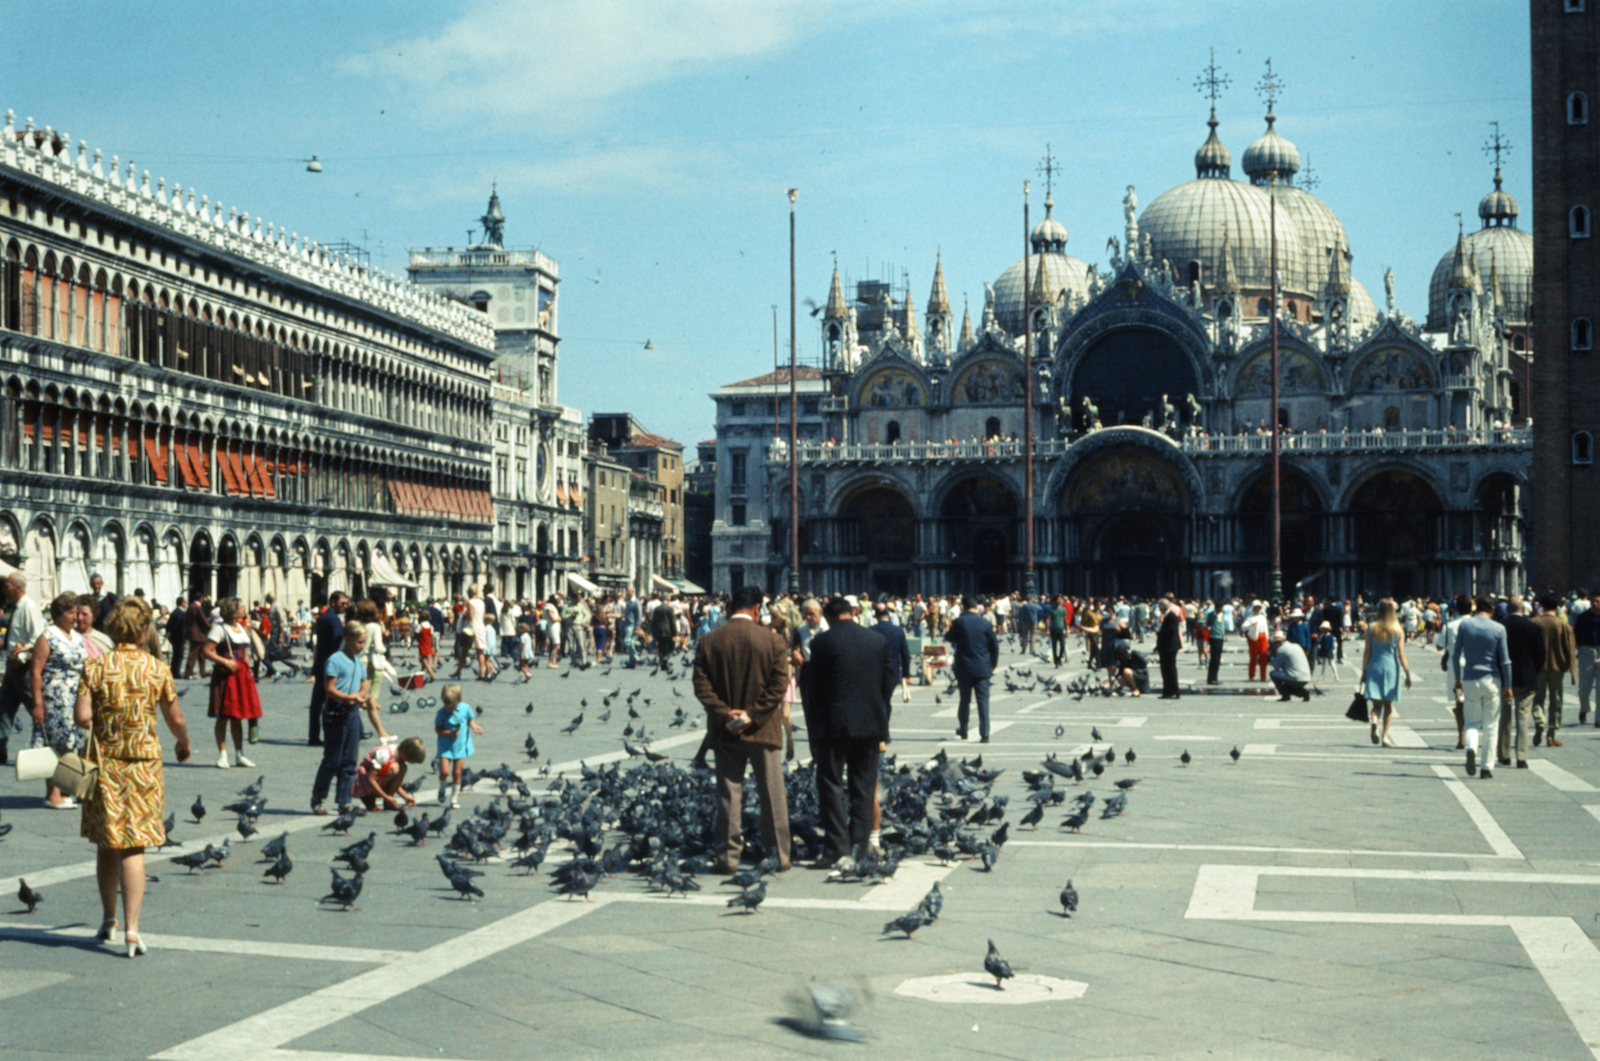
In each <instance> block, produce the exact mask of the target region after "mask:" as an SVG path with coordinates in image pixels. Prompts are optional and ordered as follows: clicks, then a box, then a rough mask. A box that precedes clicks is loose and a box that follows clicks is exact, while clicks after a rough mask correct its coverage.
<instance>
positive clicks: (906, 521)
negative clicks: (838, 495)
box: [802, 484, 917, 596]
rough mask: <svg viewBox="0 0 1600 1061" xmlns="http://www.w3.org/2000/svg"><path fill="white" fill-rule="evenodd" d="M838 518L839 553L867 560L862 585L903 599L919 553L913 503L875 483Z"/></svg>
mask: <svg viewBox="0 0 1600 1061" xmlns="http://www.w3.org/2000/svg"><path fill="white" fill-rule="evenodd" d="M839 516H840V522H839V528H838V534H839V541H838V550H839V552H840V553H842V554H844V555H846V556H853V557H858V558H860V560H862V561H865V570H862V571H860V577H861V578H862V579H863V583H862V585H863V586H868V587H871V589H872V590H873V591H874V592H878V593H893V594H896V595H901V596H903V595H904V594H905V593H906V592H907V591H908V589H909V587H910V584H911V559H912V557H913V556H914V555H915V554H916V551H917V521H916V512H915V510H914V509H913V507H912V505H911V500H910V499H909V498H907V497H906V495H905V494H903V493H901V492H900V491H899V490H896V489H894V488H892V487H889V486H884V485H882V484H872V485H868V486H863V487H862V488H861V489H859V490H857V491H855V492H854V493H852V494H851V495H850V496H849V497H848V498H847V499H846V500H845V502H844V504H843V505H842V506H840V509H839ZM802 544H804V543H802ZM858 562H859V561H858Z"/></svg>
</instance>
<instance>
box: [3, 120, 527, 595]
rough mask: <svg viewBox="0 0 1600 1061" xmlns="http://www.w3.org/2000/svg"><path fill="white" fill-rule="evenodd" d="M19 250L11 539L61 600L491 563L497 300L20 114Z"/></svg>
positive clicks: (435, 591)
mask: <svg viewBox="0 0 1600 1061" xmlns="http://www.w3.org/2000/svg"><path fill="white" fill-rule="evenodd" d="M197 200H198V201H197ZM0 246H3V264H0V270H3V273H0V374H3V378H4V387H5V390H4V395H3V397H0V484H3V485H0V558H4V559H6V560H7V561H8V562H11V563H13V564H15V565H16V566H19V567H21V568H22V569H23V570H24V571H25V572H26V573H27V575H28V577H29V581H30V592H31V593H32V594H33V595H34V596H35V597H36V598H40V599H48V598H49V597H50V596H52V595H53V594H54V593H56V592H58V591H65V590H86V589H87V587H88V585H89V579H90V577H92V576H93V575H95V574H98V575H100V576H101V577H103V578H104V579H105V582H106V584H107V586H108V587H110V588H111V589H113V590H114V591H116V592H118V593H120V594H128V593H135V592H140V591H142V592H143V593H144V595H145V596H146V598H149V599H154V600H158V601H160V602H161V603H163V604H166V605H168V606H170V605H171V604H172V603H173V602H174V601H175V600H176V599H177V597H178V596H180V595H186V594H187V593H189V592H190V591H191V590H192V591H193V592H199V593H204V594H207V595H210V596H213V597H218V596H226V595H231V594H237V595H239V596H241V597H244V598H246V599H247V600H249V601H255V600H260V599H262V598H263V597H264V596H265V595H266V594H267V593H273V594H275V595H276V596H277V598H278V599H279V600H280V601H284V602H287V603H288V604H289V605H290V606H291V607H292V606H293V605H295V603H296V602H298V601H300V600H304V601H306V602H307V603H308V604H314V603H317V602H320V601H321V600H323V599H325V597H326V596H327V595H328V594H329V593H332V592H333V591H335V590H344V591H346V592H350V593H352V594H356V595H361V594H364V593H367V592H370V591H371V590H372V589H373V588H374V587H376V586H380V585H382V586H391V587H395V588H396V589H397V590H398V593H399V595H400V596H401V597H402V598H404V597H408V596H420V595H443V594H446V593H448V592H450V591H451V590H454V589H459V588H461V587H462V586H463V585H464V584H465V583H467V582H470V581H473V580H475V579H476V580H481V578H482V577H483V576H484V575H485V574H487V572H488V570H489V551H490V544H491V543H490V528H491V526H492V515H491V508H490V501H489V477H490V462H489V451H490V446H489V442H488V425H489V416H490V385H491V365H492V363H493V361H494V357H495V335H494V329H493V327H492V326H491V325H490V323H489V321H488V320H487V319H486V318H485V316H484V315H483V314H482V313H481V312H479V311H478V310H476V309H473V308H470V307H468V306H463V305H461V304H459V303H457V302H454V301H450V300H448V299H445V298H442V297H440V296H438V295H435V294H432V293H429V292H426V291H421V290H418V289H417V288H415V287H413V286H411V285H408V284H406V283H405V282H404V281H401V280H399V279H396V278H394V277H388V276H383V275H379V274H376V273H374V272H372V271H371V270H370V269H368V268H365V267H363V266H361V265H359V264H354V263H352V262H350V261H349V260H348V258H347V257H344V256H336V255H334V254H332V253H330V252H328V251H327V250H326V249H325V248H322V247H320V246H318V245H317V244H315V243H313V242H311V241H310V240H307V239H303V238H301V237H300V236H298V235H296V234H293V233H290V232H288V231H285V230H284V229H283V228H281V227H278V226H275V225H269V224H264V223H263V221H262V220H261V219H260V218H255V219H252V218H251V217H250V216H249V215H248V214H243V213H240V212H239V211H238V210H237V209H228V210H226V211H224V209H223V206H222V204H221V203H220V202H218V203H216V204H212V202H211V200H210V199H209V197H207V196H197V195H196V190H195V189H193V188H190V189H187V190H185V189H183V188H182V187H180V186H178V185H176V184H174V185H172V187H171V188H170V189H169V188H168V186H167V183H166V181H165V180H164V179H162V180H158V181H156V182H155V184H154V185H152V183H151V180H150V175H149V173H148V171H146V172H144V173H143V174H142V175H141V174H139V173H138V171H137V170H136V167H135V166H134V164H133V163H132V162H129V163H127V164H126V168H125V169H124V167H123V165H122V164H120V163H119V161H118V159H117V158H116V156H113V157H112V158H111V160H110V162H109V164H108V163H107V161H106V159H105V158H104V156H103V154H102V153H101V152H100V151H98V150H96V151H94V152H93V153H92V154H91V153H90V152H89V150H88V147H87V145H86V144H85V143H83V142H82V141H79V142H78V143H77V144H76V145H74V144H73V143H72V142H71V140H70V138H69V137H67V136H66V135H64V134H60V133H56V132H55V131H54V130H51V129H48V128H46V129H37V128H35V127H34V126H33V123H32V121H31V119H30V120H29V121H28V122H27V123H26V124H25V125H24V127H22V128H18V127H17V125H16V122H15V119H14V118H13V117H12V115H11V114H10V113H9V112H8V113H7V116H6V122H5V127H4V129H3V131H0Z"/></svg>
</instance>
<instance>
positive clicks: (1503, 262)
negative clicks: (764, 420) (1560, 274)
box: [714, 107, 1533, 597]
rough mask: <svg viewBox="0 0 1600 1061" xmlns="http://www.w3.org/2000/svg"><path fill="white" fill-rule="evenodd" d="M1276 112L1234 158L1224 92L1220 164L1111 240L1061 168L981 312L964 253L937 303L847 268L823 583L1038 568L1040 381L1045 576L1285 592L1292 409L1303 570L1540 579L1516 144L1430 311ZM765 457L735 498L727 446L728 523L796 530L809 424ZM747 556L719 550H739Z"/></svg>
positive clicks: (808, 553) (728, 430) (1122, 585)
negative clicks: (1274, 472)
mask: <svg viewBox="0 0 1600 1061" xmlns="http://www.w3.org/2000/svg"><path fill="white" fill-rule="evenodd" d="M1276 121H1277V117H1276V115H1275V114H1274V113H1272V110H1271V108H1270V107H1269V110H1268V114H1267V117H1266V124H1267V128H1266V131H1265V132H1264V133H1263V134H1262V135H1261V136H1260V137H1258V138H1257V139H1256V140H1255V141H1254V142H1253V143H1252V144H1251V145H1250V147H1249V149H1248V150H1247V151H1246V152H1245V153H1244V156H1243V160H1242V161H1243V170H1244V174H1245V179H1244V180H1236V179H1234V178H1233V175H1232V173H1233V160H1232V156H1231V154H1230V153H1229V151H1228V149H1227V148H1226V147H1225V146H1224V144H1223V143H1222V140H1221V139H1220V137H1219V136H1218V134H1217V126H1218V122H1217V120H1216V113H1215V110H1213V111H1212V115H1211V120H1210V122H1209V123H1208V124H1209V126H1210V136H1209V137H1208V138H1207V139H1206V141H1205V143H1204V144H1203V145H1202V146H1201V148H1200V150H1199V151H1198V152H1197V154H1196V156H1195V163H1194V164H1195V179H1194V180H1191V181H1187V182H1185V183H1182V184H1180V185H1178V186H1176V187H1174V188H1172V189H1170V190H1168V191H1166V192H1165V193H1164V194H1162V195H1160V196H1158V197H1157V198H1156V199H1155V200H1154V201H1152V202H1151V203H1149V204H1148V205H1147V206H1145V207H1144V209H1143V210H1142V211H1141V210H1140V209H1139V205H1138V200H1137V196H1136V193H1135V191H1134V189H1133V188H1132V187H1131V186H1130V187H1129V189H1128V193H1127V196H1126V198H1125V199H1124V204H1123V205H1124V215H1125V228H1124V231H1123V232H1121V233H1118V234H1117V237H1114V238H1113V239H1112V240H1111V241H1110V242H1109V243H1108V252H1109V253H1108V261H1107V262H1106V264H1105V265H1104V266H1103V267H1102V266H1095V265H1091V264H1089V263H1087V262H1084V261H1082V260H1080V259H1078V258H1075V257H1072V256H1071V255H1069V254H1068V253H1067V252H1066V246H1067V241H1068V234H1067V230H1066V228H1065V227H1064V226H1063V225H1062V224H1061V222H1060V221H1059V220H1057V219H1056V217H1055V216H1054V209H1055V204H1054V201H1053V198H1052V196H1051V195H1050V194H1048V192H1047V196H1046V199H1045V216H1044V218H1043V219H1042V220H1041V221H1039V223H1038V224H1037V225H1035V226H1034V228H1033V230H1032V233H1031V240H1030V242H1031V253H1030V254H1029V255H1028V257H1027V258H1026V259H1025V261H1018V262H1016V263H1015V264H1014V265H1012V266H1011V267H1009V268H1008V269H1006V270H1005V271H1004V272H1003V273H1001V275H1000V276H999V277H998V278H996V279H995V280H994V281H993V282H992V283H988V284H985V285H984V286H985V289H986V297H985V302H984V307H983V310H982V313H981V316H980V318H979V320H978V321H977V322H976V323H974V321H973V320H972V314H971V313H970V311H967V310H965V309H964V310H963V314H962V318H961V320H960V323H959V326H957V324H956V318H955V316H954V307H953V305H952V303H951V300H950V297H949V293H948V290H947V287H946V282H945V278H944V266H943V263H942V262H940V263H937V264H936V265H935V268H934V274H933V282H932V286H931V290H930V293H929V299H928V302H927V304H926V309H925V312H924V313H922V314H920V315H919V314H918V312H917V309H916V306H915V304H914V300H913V299H912V297H911V293H910V290H909V285H907V287H906V288H901V289H895V288H894V287H891V285H889V284H885V283H883V282H881V281H870V282H863V283H859V284H857V285H855V290H854V292H853V294H854V298H853V299H849V300H847V299H846V285H845V284H844V282H843V280H842V278H841V277H840V275H839V272H838V270H837V268H835V270H834V275H833V278H832V283H831V286H830V292H829V297H828V301H827V305H826V306H825V307H824V310H823V313H822V317H821V335H820V339H821V345H822V365H821V368H820V371H819V372H818V376H819V379H820V382H819V387H820V389H821V390H822V392H823V394H822V396H821V398H820V401H819V402H818V413H819V417H820V420H821V421H822V422H821V423H820V424H819V425H818V426H817V427H816V428H815V429H814V433H815V437H813V438H812V439H809V440H807V439H804V438H803V439H802V441H801V443H800V446H799V453H798V460H799V469H800V471H799V483H800V495H801V512H802V521H803V522H802V534H801V540H802V555H801V568H802V572H801V576H802V577H801V582H802V585H803V586H804V587H805V588H806V589H807V590H809V591H812V592H834V591H839V592H848V591H860V590H866V591H882V592H891V593H901V594H904V593H908V592H958V591H981V592H1001V591H1009V590H1012V589H1019V588H1021V587H1022V585H1023V575H1024V567H1025V559H1026V553H1025V526H1024V519H1025V516H1024V513H1025V500H1024V498H1025V491H1026V482H1025V475H1026V470H1025V463H1024V452H1023V450H1024V447H1023V443H1022V441H1021V438H1022V434H1023V432H1024V430H1025V427H1024V410H1025V403H1026V401H1027V400H1028V398H1027V396H1028V395H1029V394H1030V393H1031V396H1032V400H1033V403H1034V408H1033V423H1034V436H1035V439H1036V447H1035V449H1036V452H1035V460H1034V464H1033V496H1034V510H1033V519H1034V526H1033V533H1034V540H1035V543H1036V544H1035V565H1036V571H1037V576H1038V585H1039V586H1040V588H1041V589H1042V590H1045V591H1049V592H1054V591H1067V592H1077V593H1095V594H1102V593H1128V594H1139V595H1143V596H1149V595H1152V594H1155V593H1157V592H1161V591H1166V590H1175V591H1178V592H1180V593H1184V594H1191V595H1198V596H1202V597H1206V596H1217V595H1221V594H1226V593H1230V592H1233V593H1245V592H1252V593H1265V592H1266V591H1267V590H1268V587H1269V573H1270V567H1271V539H1270V524H1271V516H1270V513H1271V496H1272V493H1271V473H1270V457H1269V453H1270V447H1271V441H1272V439H1271V427H1270V426H1269V425H1273V424H1276V425H1277V426H1278V427H1279V429H1280V430H1281V432H1282V433H1281V435H1280V438H1281V441H1282V460H1281V499H1282V500H1281V511H1282V525H1283V531H1282V538H1281V540H1282V564H1283V586H1284V589H1285V591H1290V590H1292V589H1293V588H1294V587H1295V586H1297V585H1300V586H1302V587H1303V588H1304V590H1305V591H1306V592H1314V593H1319V594H1320V593H1339V594H1353V593H1357V592H1366V593H1369V594H1372V593H1385V594H1387V593H1394V594H1423V593H1431V594H1444V593H1458V592H1471V591H1476V590H1483V591H1490V590H1492V591H1508V590H1510V589H1512V588H1514V587H1519V586H1521V585H1522V584H1523V582H1524V579H1525V575H1524V563H1525V557H1524V553H1523V532H1524V502H1523V489H1524V487H1525V485H1526V484H1527V480H1528V469H1529V461H1530V442H1529V438H1528V432H1527V429H1526V428H1525V427H1524V426H1521V425H1522V423H1523V415H1524V414H1523V411H1522V405H1523V397H1522V396H1523V395H1524V394H1525V393H1526V391H1525V387H1526V380H1527V372H1528V365H1529V364H1530V363H1531V359H1532V358H1533V350H1532V346H1531V342H1530V339H1529V329H1528V323H1529V312H1528V306H1529V301H1530V296H1529V292H1530V284H1531V280H1532V240H1531V238H1530V237H1529V236H1528V235H1527V234H1526V233H1525V232H1523V231H1521V230H1520V229H1519V228H1517V225H1516V221H1517V213H1518V207H1517V203H1516V201H1515V199H1513V198H1512V197H1511V195H1510V194H1509V193H1507V192H1505V191H1503V190H1502V188H1501V183H1502V182H1501V179H1500V174H1499V172H1498V169H1497V171H1496V173H1495V188H1494V190H1493V191H1491V192H1490V193H1489V194H1488V195H1486V196H1485V198H1484V199H1483V201H1482V203H1481V204H1480V207H1479V216H1480V221H1481V227H1480V228H1479V229H1478V230H1477V231H1475V232H1473V233H1471V234H1470V235H1469V234H1467V233H1466V232H1465V231H1463V232H1461V233H1460V234H1458V235H1457V239H1456V240H1455V242H1454V244H1453V245H1452V246H1449V247H1447V249H1445V251H1444V254H1443V256H1442V257H1441V259H1440V263H1439V266H1438V269H1437V270H1436V271H1435V273H1434V277H1433V284H1432V286H1431V289H1430V293H1429V307H1428V314H1427V319H1426V321H1425V322H1424V323H1422V324H1418V323H1417V322H1416V321H1414V320H1413V319H1411V318H1410V317H1408V316H1407V315H1406V314H1405V313H1403V312H1401V311H1400V310H1399V308H1398V307H1397V306H1396V304H1395V300H1394V297H1393V295H1392V278H1391V277H1387V276H1386V277H1385V282H1386V287H1387V288H1388V292H1389V293H1388V294H1387V297H1386V299H1385V303H1386V304H1385V307H1384V308H1383V309H1382V310H1381V311H1380V310H1379V309H1378V308H1377V307H1376V306H1375V305H1374V304H1373V301H1372V299H1371V298H1370V297H1369V296H1368V294H1367V292H1366V290H1365V289H1364V288H1363V287H1362V286H1361V284H1360V283H1359V282H1357V281H1356V280H1355V279H1354V278H1353V277H1352V276H1351V271H1350V267H1351V261H1352V258H1353V255H1352V251H1351V244H1350V240H1349V239H1348V237H1347V236H1346V233H1345V230H1344V228H1343V226H1342V224H1341V223H1340V222H1339V220H1338V218H1337V216H1336V215H1335V214H1334V213H1333V211H1332V209H1331V208H1329V207H1328V205H1327V204H1326V203H1324V202H1323V201H1322V200H1321V199H1320V198H1318V197H1317V196H1315V195H1314V194H1312V190H1311V187H1310V186H1308V182H1305V181H1299V180H1297V174H1299V172H1300V161H1299V152H1298V150H1297V149H1296V147H1295V146H1294V145H1293V144H1292V143H1290V142H1289V141H1288V140H1287V139H1286V138H1285V137H1284V136H1283V135H1282V134H1281V133H1279V132H1278V131H1277V130H1276V128H1275V125H1276ZM1274 230H1275V237H1274ZM1274 244H1275V247H1274ZM1274 258H1275V259H1276V262H1277V267H1276V279H1277V285H1278V291H1279V297H1278V305H1277V308H1276V317H1277V324H1278V329H1277V330H1278V370H1277V379H1278V383H1279V401H1278V403H1277V408H1276V409H1274V408H1273V403H1272V401H1271V393H1272V379H1273V353H1272V339H1271V332H1272V328H1271V324H1272V320H1273V317H1274V315H1275V314H1274V306H1273V301H1272V293H1273V261H1274ZM1030 336H1031V342H1032V344H1033V345H1032V354H1033V356H1032V358H1031V365H1032V372H1033V378H1032V379H1031V380H1030V379H1029V378H1028V376H1027V375H1026V368H1025V366H1026V365H1027V364H1028V361H1025V357H1024V355H1025V349H1026V344H1027V343H1028V342H1029V341H1030V340H1029V337H1030ZM724 390H727V391H729V392H730V393H729V394H728V395H727V396H726V398H725V396H724V394H723V392H718V394H717V396H716V397H717V401H718V407H719V414H718V423H719V430H718V437H719V447H720V445H721V440H722V439H723V438H724V436H728V437H729V439H730V445H729V446H728V447H727V448H728V449H729V450H730V452H731V451H732V449H733V448H734V437H735V432H736V431H737V430H738V429H739V427H738V425H737V424H736V422H735V421H734V420H733V419H732V418H726V417H724V415H723V412H722V410H723V409H724V408H725V401H732V400H733V395H732V389H730V388H725V389H724ZM786 426H787V425H785V428H786ZM765 430H766V432H767V437H768V438H770V437H771V436H770V432H771V427H770V417H769V421H768V426H767V428H766V429H765ZM764 457H765V459H764V460H763V461H762V463H761V468H760V470H759V471H758V472H756V473H755V475H754V477H753V480H752V481H751V483H750V485H749V489H748V497H747V498H746V499H745V502H744V505H743V506H742V508H743V511H741V512H739V513H737V516H736V515H735V513H734V511H733V509H732V499H731V497H730V498H729V500H728V502H727V503H724V501H723V497H722V488H723V487H724V485H725V484H724V483H723V481H722V472H721V468H720V467H719V482H718V489H719V497H718V516H719V519H718V523H717V525H716V530H715V531H714V537H715V538H716V539H717V540H718V541H719V542H720V543H723V546H724V548H726V546H727V544H731V543H732V542H733V541H735V540H738V541H740V542H741V543H742V544H743V547H744V548H746V549H748V548H750V547H752V546H756V544H757V536H756V535H755V534H752V533H736V532H735V530H734V528H733V527H732V524H733V523H734V522H736V519H742V520H743V521H744V522H745V524H746V525H747V526H749V525H752V524H756V523H757V522H758V521H759V522H760V523H764V524H765V525H766V526H768V527H770V526H771V525H772V522H773V519H774V517H775V516H776V517H777V518H779V519H781V518H783V517H784V516H785V515H786V514H787V511H788V501H787V490H788V483H789V471H788V453H787V448H786V445H785V444H784V443H783V442H782V441H781V440H780V441H779V442H777V443H775V444H773V445H771V446H768V447H764ZM726 458H727V454H725V453H723V452H721V451H720V448H719V455H718V459H719V465H720V464H721V463H722V461H723V460H725V459H726ZM785 539H786V535H784V536H781V537H780V536H779V535H776V534H772V535H770V536H768V538H767V540H766V542H765V547H764V548H761V550H760V551H761V555H760V558H759V559H758V560H756V561H755V563H756V565H757V566H761V567H765V568H766V569H767V571H768V575H767V577H768V578H769V580H771V579H773V578H774V577H775V576H781V577H786V568H787V557H786V552H787V545H786V540H785ZM740 559H741V560H742V561H743V562H744V564H745V565H747V567H746V569H747V570H748V565H749V564H750V560H749V559H748V558H746V557H741V558H740ZM730 566H731V564H725V563H723V562H722V560H721V558H720V557H719V561H718V571H719V573H720V572H725V571H728V570H729V567H730ZM721 578H722V576H721V575H720V574H719V582H718V586H717V588H719V589H720V588H727V585H728V583H727V582H723V581H720V579H721Z"/></svg>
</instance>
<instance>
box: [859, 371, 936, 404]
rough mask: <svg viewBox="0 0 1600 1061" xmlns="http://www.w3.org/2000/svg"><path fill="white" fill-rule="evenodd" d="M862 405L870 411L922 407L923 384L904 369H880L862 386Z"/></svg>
mask: <svg viewBox="0 0 1600 1061" xmlns="http://www.w3.org/2000/svg"><path fill="white" fill-rule="evenodd" d="M861 404H862V406H863V407H864V408H869V409H885V408H892V407H895V406H904V405H921V404H923V393H922V383H921V382H920V381H919V380H918V379H917V377H916V376H915V375H913V374H912V373H910V372H907V371H906V370H905V369H903V368H885V369H880V370H878V371H877V372H874V373H873V374H872V375H871V376H869V377H867V381H866V383H864V384H863V385H862V387H861Z"/></svg>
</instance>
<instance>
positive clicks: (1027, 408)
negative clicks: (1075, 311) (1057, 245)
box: [1022, 180, 1044, 600]
mask: <svg viewBox="0 0 1600 1061" xmlns="http://www.w3.org/2000/svg"><path fill="white" fill-rule="evenodd" d="M1029 235H1030V232H1029V225H1028V182H1027V181H1026V180H1024V181H1023V182H1022V337H1023V338H1022V342H1023V346H1022V399H1023V406H1022V475H1023V484H1022V518H1023V525H1022V535H1023V541H1024V543H1025V549H1026V553H1025V556H1026V565H1025V566H1024V567H1023V569H1022V597H1023V599H1024V600H1032V599H1033V597H1034V595H1035V594H1036V593H1037V592H1038V588H1039V585H1038V575H1037V573H1036V572H1035V571H1034V569H1033V284H1032V283H1031V279H1030V277H1029V275H1028V274H1029V267H1030V261H1029V252H1030V251H1031V249H1032V248H1030V247H1029V245H1028V236H1029ZM1039 268H1041V269H1043V268H1044V258H1043V257H1042V256H1041V257H1040V259H1039Z"/></svg>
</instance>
